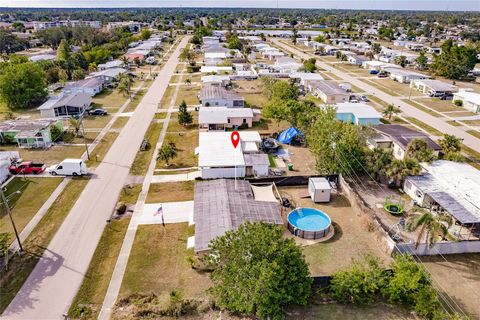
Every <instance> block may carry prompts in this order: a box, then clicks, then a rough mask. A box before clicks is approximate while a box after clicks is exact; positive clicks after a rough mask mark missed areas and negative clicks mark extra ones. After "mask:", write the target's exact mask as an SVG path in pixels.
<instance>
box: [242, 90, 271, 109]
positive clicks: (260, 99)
mask: <svg viewBox="0 0 480 320" xmlns="http://www.w3.org/2000/svg"><path fill="white" fill-rule="evenodd" d="M241 95H242V96H243V98H244V99H245V101H246V102H247V104H248V105H249V106H250V107H256V108H263V107H264V106H265V104H266V103H267V102H268V99H267V97H265V96H264V95H263V94H262V93H241Z"/></svg>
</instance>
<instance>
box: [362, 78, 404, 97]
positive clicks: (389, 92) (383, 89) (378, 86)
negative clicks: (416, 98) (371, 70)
mask: <svg viewBox="0 0 480 320" xmlns="http://www.w3.org/2000/svg"><path fill="white" fill-rule="evenodd" d="M360 80H361V81H363V82H365V83H366V84H368V85H371V86H372V87H375V88H377V89H378V90H381V91H383V92H385V93H386V94H389V95H391V96H394V97H399V96H400V95H399V94H398V93H396V92H395V91H393V90H391V89H389V88H387V87H385V86H383V85H381V84H378V83H377V82H374V81H370V80H365V79H360Z"/></svg>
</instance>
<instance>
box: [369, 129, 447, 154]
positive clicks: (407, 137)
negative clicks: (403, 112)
mask: <svg viewBox="0 0 480 320" xmlns="http://www.w3.org/2000/svg"><path fill="white" fill-rule="evenodd" d="M374 128H375V129H376V130H377V131H379V132H381V133H383V134H386V135H387V136H389V137H390V138H391V139H392V140H393V141H394V142H395V143H396V144H398V145H399V146H400V147H401V148H402V149H406V148H407V146H408V143H409V142H410V141H412V140H414V139H422V140H424V141H425V142H426V143H427V145H428V147H429V148H431V149H433V150H441V147H440V146H439V145H438V144H437V143H436V142H435V141H433V140H432V139H430V138H429V137H428V136H427V135H426V134H424V133H422V132H418V131H415V130H412V129H410V128H407V127H404V126H401V125H399V124H379V125H377V126H375V127H374Z"/></svg>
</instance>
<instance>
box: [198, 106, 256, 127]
mask: <svg viewBox="0 0 480 320" xmlns="http://www.w3.org/2000/svg"><path fill="white" fill-rule="evenodd" d="M229 118H253V111H252V109H251V108H227V107H201V108H200V111H199V114H198V123H199V124H213V123H227V122H228V119H229Z"/></svg>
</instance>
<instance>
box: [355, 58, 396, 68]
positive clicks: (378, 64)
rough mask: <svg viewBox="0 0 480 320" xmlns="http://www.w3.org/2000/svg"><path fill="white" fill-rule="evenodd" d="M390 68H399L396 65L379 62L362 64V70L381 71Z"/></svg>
mask: <svg viewBox="0 0 480 320" xmlns="http://www.w3.org/2000/svg"><path fill="white" fill-rule="evenodd" d="M388 67H391V68H395V67H398V66H397V65H395V64H391V63H385V62H382V61H377V60H370V61H364V62H363V63H362V68H364V69H367V70H369V71H372V70H374V71H380V70H382V69H383V68H388Z"/></svg>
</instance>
